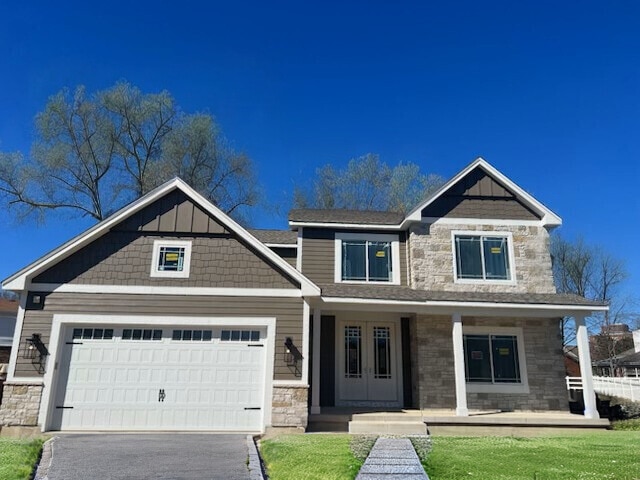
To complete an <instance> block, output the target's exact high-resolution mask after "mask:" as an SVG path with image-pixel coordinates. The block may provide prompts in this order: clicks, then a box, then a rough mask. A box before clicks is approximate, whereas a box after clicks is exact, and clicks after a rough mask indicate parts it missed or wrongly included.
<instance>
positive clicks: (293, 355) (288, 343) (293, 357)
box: [284, 337, 302, 377]
mask: <svg viewBox="0 0 640 480" xmlns="http://www.w3.org/2000/svg"><path fill="white" fill-rule="evenodd" d="M300 360H302V354H301V353H300V350H298V347H296V346H295V345H294V344H293V340H292V339H291V337H287V338H286V339H285V341H284V362H285V363H286V364H287V366H288V367H289V369H290V370H292V371H293V374H294V375H295V376H296V377H301V376H302V370H300V368H299V367H298V362H299V361H300Z"/></svg>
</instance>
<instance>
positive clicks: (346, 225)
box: [289, 221, 401, 231]
mask: <svg viewBox="0 0 640 480" xmlns="http://www.w3.org/2000/svg"><path fill="white" fill-rule="evenodd" d="M289 225H290V226H292V227H298V228H302V227H317V228H350V229H364V230H392V231H399V230H401V226H400V225H378V224H376V223H323V222H291V221H290V222H289Z"/></svg>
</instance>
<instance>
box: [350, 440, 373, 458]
mask: <svg viewBox="0 0 640 480" xmlns="http://www.w3.org/2000/svg"><path fill="white" fill-rule="evenodd" d="M377 439H378V437H377V435H351V441H350V442H349V446H350V447H351V452H352V453H353V456H354V457H356V458H357V459H358V460H360V461H361V462H364V461H365V460H366V459H367V456H368V455H369V452H370V451H371V449H372V448H373V445H374V444H375V443H376V440H377Z"/></svg>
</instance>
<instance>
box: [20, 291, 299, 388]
mask: <svg viewBox="0 0 640 480" xmlns="http://www.w3.org/2000/svg"><path fill="white" fill-rule="evenodd" d="M33 293H34V292H31V294H30V295H29V300H31V298H32V294H33ZM38 295H40V296H41V299H42V303H41V304H40V305H34V304H33V303H31V302H28V304H27V309H26V310H25V316H24V322H23V328H22V333H21V339H20V340H21V341H20V347H19V350H18V358H17V363H16V371H15V376H17V377H40V376H41V375H40V374H39V373H38V371H37V368H36V367H35V366H34V365H33V363H32V361H31V360H30V359H27V358H24V347H25V340H26V339H27V338H30V337H31V335H32V334H33V333H39V334H41V335H42V341H43V342H44V344H45V345H47V347H49V339H50V335H51V324H52V321H53V315H54V314H90V315H131V316H135V315H144V316H153V315H157V316H168V315H173V316H177V317H194V318H197V317H230V318H233V317H275V318H276V339H275V345H276V348H275V359H274V360H275V362H274V376H273V378H274V379H276V380H299V377H296V376H295V372H294V371H293V369H292V367H289V366H288V365H287V364H286V363H285V361H284V347H283V348H279V347H280V346H281V345H284V342H285V339H286V338H287V337H291V338H292V340H293V343H294V345H296V346H297V347H298V348H300V349H302V348H303V345H302V321H303V300H302V299H301V298H272V297H229V296H225V297H212V296H186V295H127V294H93V293H91V294H89V293H82V294H79V293H49V294H47V293H38Z"/></svg>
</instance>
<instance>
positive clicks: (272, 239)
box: [249, 229, 298, 245]
mask: <svg viewBox="0 0 640 480" xmlns="http://www.w3.org/2000/svg"><path fill="white" fill-rule="evenodd" d="M249 233H250V234H251V235H253V236H254V237H256V238H257V239H258V240H260V241H261V242H262V243H277V244H281V245H285V244H286V245H296V244H297V243H298V233H297V232H293V231H291V230H257V229H252V230H249Z"/></svg>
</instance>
